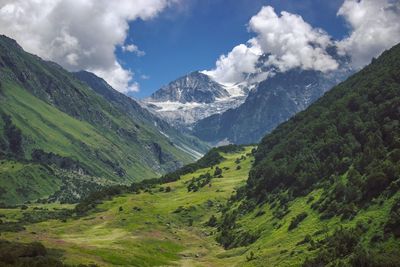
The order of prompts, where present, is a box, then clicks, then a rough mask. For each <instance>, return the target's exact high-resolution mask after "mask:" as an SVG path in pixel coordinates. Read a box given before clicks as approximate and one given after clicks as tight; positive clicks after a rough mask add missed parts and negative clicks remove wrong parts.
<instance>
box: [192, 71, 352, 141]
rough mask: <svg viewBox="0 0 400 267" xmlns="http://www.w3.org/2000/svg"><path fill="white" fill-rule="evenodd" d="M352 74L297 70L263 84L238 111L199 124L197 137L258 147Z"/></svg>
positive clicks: (217, 115)
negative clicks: (269, 133) (293, 117)
mask: <svg viewBox="0 0 400 267" xmlns="http://www.w3.org/2000/svg"><path fill="white" fill-rule="evenodd" d="M350 72H351V71H350V70H349V69H348V68H343V69H340V70H338V71H334V72H331V73H327V74H324V73H322V72H318V71H305V70H299V69H293V70H290V71H288V72H285V73H277V74H276V75H275V76H273V77H271V78H269V79H267V80H265V81H263V82H261V83H260V84H259V85H258V86H257V87H256V88H255V89H253V90H252V91H251V92H250V93H249V95H248V97H247V99H246V101H245V102H244V103H243V104H242V105H240V106H239V107H237V108H234V109H229V110H227V111H225V112H224V113H222V114H215V115H213V116H210V117H208V118H205V119H203V120H200V121H198V122H197V123H196V124H195V126H194V128H193V132H194V134H195V135H196V136H197V137H199V138H200V139H203V140H205V141H209V142H213V143H218V142H221V141H225V142H226V141H228V142H232V143H238V144H243V143H255V142H258V141H259V140H260V139H261V137H262V136H264V135H265V134H266V133H268V132H271V131H272V130H273V129H274V128H275V127H276V126H278V125H279V124H280V123H282V122H284V121H286V120H288V119H289V118H290V117H292V116H293V115H294V114H296V113H298V112H299V111H302V110H304V109H305V108H307V107H308V106H309V105H310V104H311V103H313V102H314V101H315V100H317V99H318V98H319V97H321V96H322V95H323V94H324V93H325V92H326V91H328V90H329V89H330V88H331V87H333V86H334V85H336V84H337V83H339V82H341V81H343V80H344V79H345V78H346V77H347V76H348V75H349V73H350Z"/></svg>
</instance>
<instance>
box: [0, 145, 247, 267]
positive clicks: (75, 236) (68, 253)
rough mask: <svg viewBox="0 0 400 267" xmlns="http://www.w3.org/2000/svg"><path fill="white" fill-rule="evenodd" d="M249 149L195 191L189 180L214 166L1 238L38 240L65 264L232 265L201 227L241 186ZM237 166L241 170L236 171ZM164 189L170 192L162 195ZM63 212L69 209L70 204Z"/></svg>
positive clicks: (11, 214) (229, 157)
mask: <svg viewBox="0 0 400 267" xmlns="http://www.w3.org/2000/svg"><path fill="white" fill-rule="evenodd" d="M251 149H252V147H246V149H245V151H243V152H240V153H235V154H223V156H224V157H225V158H226V160H224V161H223V162H222V163H221V164H219V165H218V166H219V167H220V168H221V169H222V170H223V172H222V176H223V177H222V178H212V179H211V182H210V183H209V184H207V185H205V186H204V187H202V188H200V189H199V190H198V191H197V192H188V189H187V186H188V184H189V182H190V180H191V179H192V178H193V177H198V176H199V175H201V174H205V173H207V172H209V173H210V174H212V175H213V174H214V172H215V167H212V168H206V169H200V170H198V171H196V172H195V173H191V174H187V175H185V176H183V177H182V178H181V179H180V180H178V181H176V182H172V183H168V184H163V185H161V186H158V187H156V188H153V189H152V191H151V192H142V193H140V194H126V195H122V196H118V197H115V198H114V199H113V200H112V201H106V202H104V203H103V204H101V205H99V206H98V207H97V208H96V211H94V212H91V213H90V214H89V215H88V216H85V217H83V218H79V219H74V218H71V219H68V220H66V221H65V222H62V221H59V220H49V221H45V222H41V223H37V224H31V225H28V226H26V230H24V231H21V232H17V233H10V232H6V233H3V234H2V235H1V237H2V238H3V239H4V238H5V239H7V240H13V241H18V242H32V241H40V242H42V243H43V244H44V245H45V246H46V247H48V248H50V249H51V248H54V249H57V251H58V253H60V252H61V253H62V258H63V259H64V262H65V263H68V264H80V263H85V264H89V263H94V264H97V265H99V266H116V265H124V266H159V265H179V266H221V265H227V266H230V265H234V264H235V262H237V259H235V258H231V257H226V256H229V253H228V254H226V252H225V251H224V249H223V248H222V247H221V246H219V244H218V243H217V242H216V241H215V237H214V234H215V231H216V230H215V228H212V227H207V226H204V224H205V223H206V222H207V221H208V220H209V218H210V216H211V215H216V216H218V212H219V210H220V208H222V206H223V205H224V204H225V203H226V201H227V199H228V198H229V197H230V196H231V195H232V193H234V191H235V189H236V188H237V187H239V186H241V185H243V184H244V183H245V181H246V179H247V175H248V172H249V169H250V167H251V162H252V160H253V159H252V157H251V156H249V153H250V151H251ZM246 154H247V156H245V155H246ZM242 155H243V156H245V157H246V159H245V160H242V161H241V162H240V163H239V164H236V163H235V160H236V159H237V158H240V157H241V156H242ZM238 165H240V166H241V168H240V169H239V170H237V166H238ZM228 168H229V169H228ZM161 187H162V188H163V189H160V188H161ZM167 187H169V188H170V189H171V191H170V192H166V191H168V189H167V190H166V188H167ZM161 190H162V191H161ZM54 205H56V204H42V205H31V206H29V208H28V209H27V210H25V211H23V212H26V213H29V212H30V211H33V210H34V208H35V207H36V208H37V207H40V208H48V207H49V206H50V208H52V209H54V208H64V207H65V205H57V206H58V207H54ZM67 208H72V207H71V206H70V205H68V206H67ZM0 213H1V214H4V215H5V216H6V217H5V218H3V220H4V221H7V220H16V219H18V216H20V213H21V211H20V210H19V209H2V210H0Z"/></svg>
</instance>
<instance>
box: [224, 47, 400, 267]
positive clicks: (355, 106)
mask: <svg viewBox="0 0 400 267" xmlns="http://www.w3.org/2000/svg"><path fill="white" fill-rule="evenodd" d="M399 118H400V45H397V46H395V47H393V48H392V49H391V50H390V51H387V52H384V53H383V54H382V55H381V56H380V57H379V58H378V59H374V60H373V61H372V63H371V64H370V65H369V66H367V67H365V68H364V69H363V70H362V71H360V72H359V73H357V74H355V75H353V76H352V77H350V78H349V79H348V80H346V81H345V82H343V83H341V84H339V85H338V86H336V87H334V88H333V89H332V90H331V91H329V92H328V93H327V94H326V95H325V96H324V97H322V98H321V99H320V100H318V101H317V102H316V103H315V104H313V105H312V106H311V107H310V108H308V109H307V110H306V111H304V112H301V113H300V114H298V115H296V116H295V117H294V118H293V119H291V120H289V121H288V122H286V123H284V124H282V125H281V126H279V127H278V128H277V129H276V130H275V131H273V132H272V133H271V134H269V135H267V136H266V137H265V138H264V139H263V140H262V142H261V143H260V145H259V147H258V149H257V152H256V154H255V163H254V166H253V168H252V169H251V171H250V174H249V179H248V181H247V185H246V187H244V188H242V189H241V190H240V191H239V193H238V194H237V195H236V196H235V197H233V198H232V201H231V202H230V208H229V209H228V210H226V211H225V212H224V215H223V218H222V224H221V225H220V230H219V231H220V234H219V237H218V239H219V241H220V242H221V243H222V244H223V245H224V246H225V247H228V248H232V247H237V246H242V245H249V244H252V243H254V242H255V243H254V246H259V245H260V244H261V243H262V242H264V243H265V242H266V241H265V240H268V238H277V237H278V236H279V238H280V239H281V241H282V242H281V243H280V245H282V247H284V244H285V242H290V241H289V240H290V239H291V238H294V237H296V236H299V235H300V236H301V235H303V238H304V240H303V241H301V240H298V244H297V249H296V250H297V251H291V252H290V251H281V253H282V254H283V255H285V256H287V257H289V255H288V254H287V253H289V252H290V255H291V256H292V260H295V259H296V258H297V259H298V261H299V262H301V260H302V259H304V258H308V260H307V261H305V262H304V266H325V265H327V264H328V265H329V264H330V265H332V266H334V265H335V264H338V265H339V266H343V265H344V266H347V265H352V266H396V265H397V264H398V262H399V254H398V251H399V248H400V241H399V239H398V238H399V237H400V235H399V229H400V228H399V226H400V216H399V203H400V198H399V197H400V195H399V189H400V123H399ZM254 214H255V215H254ZM257 214H258V215H257ZM264 214H266V215H265V216H266V217H264ZM252 216H256V217H261V218H262V219H261V220H265V219H267V218H268V220H270V221H269V222H266V221H264V223H261V222H260V221H258V220H257V222H256V223H253V222H251V221H250V218H251V217H252ZM334 225H336V226H337V227H333V226H334ZM283 226H285V227H286V229H287V230H286V231H285V229H284V230H283V231H284V232H285V235H286V236H282V229H281V227H283ZM300 226H302V227H300ZM298 227H299V228H300V229H299V230H297V229H296V228H298ZM324 227H326V228H324ZM321 234H322V235H321ZM269 244H271V243H269ZM265 249H267V248H265ZM305 249H306V250H307V252H305ZM299 250H300V251H301V252H299ZM298 252H299V253H298ZM260 253H261V256H260V260H261V259H267V258H268V253H267V250H264V254H263V253H262V252H260ZM274 253H275V252H274ZM298 254H299V255H298ZM300 254H305V255H300ZM295 255H297V256H295ZM284 262H290V260H289V259H288V258H286V259H285V260H284ZM335 266H336V265H335Z"/></svg>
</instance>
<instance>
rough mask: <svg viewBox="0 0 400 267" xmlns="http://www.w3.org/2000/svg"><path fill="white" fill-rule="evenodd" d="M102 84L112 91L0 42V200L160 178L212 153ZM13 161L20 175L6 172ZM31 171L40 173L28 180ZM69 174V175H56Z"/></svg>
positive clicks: (70, 198)
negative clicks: (72, 186) (64, 188)
mask: <svg viewBox="0 0 400 267" xmlns="http://www.w3.org/2000/svg"><path fill="white" fill-rule="evenodd" d="M93 76H94V75H93ZM92 79H97V80H100V81H102V82H104V81H103V80H101V79H100V78H98V77H96V76H94V77H92ZM104 83H105V82H104ZM104 86H105V87H106V90H107V91H106V92H104V90H103V91H102V92H100V91H99V92H98V91H97V89H98V88H92V87H90V86H89V85H88V84H86V83H83V82H81V81H80V80H78V79H76V78H75V76H74V75H73V74H71V73H69V72H67V71H66V70H64V69H62V68H61V67H60V66H58V65H57V64H55V63H52V62H47V61H44V60H42V59H40V58H38V57H36V56H34V55H31V54H28V53H26V52H25V51H23V49H22V48H21V47H20V46H19V45H18V44H17V43H16V42H15V41H14V40H12V39H9V38H7V37H5V36H1V37H0V159H1V162H2V164H5V166H0V168H3V169H5V170H7V171H5V172H1V173H0V184H1V188H2V190H1V192H3V194H1V195H0V202H8V203H21V202H24V201H26V200H32V199H37V198H38V197H46V196H48V195H50V194H52V193H56V191H57V190H59V189H60V186H59V185H60V184H63V185H66V184H71V183H72V184H76V183H77V182H79V183H85V184H88V183H89V184H98V186H102V185H103V183H100V184H99V183H97V180H99V179H100V180H101V179H103V178H105V179H106V180H107V181H108V182H109V183H114V184H118V183H130V182H132V181H138V180H142V179H145V178H150V177H157V176H159V175H161V174H163V173H165V172H168V171H173V170H175V169H177V168H178V167H181V166H182V165H184V164H187V163H190V162H192V161H194V160H195V159H197V158H198V157H199V155H201V153H203V152H205V151H206V150H207V148H208V147H207V146H206V145H205V144H203V143H201V142H200V141H198V140H197V139H195V138H193V137H189V136H186V135H183V134H179V133H178V132H177V131H176V130H173V129H172V128H171V127H170V126H169V125H167V124H166V123H163V122H161V121H157V120H156V119H153V116H152V115H151V114H150V113H149V112H147V111H145V110H144V109H142V108H141V107H140V106H139V105H138V104H137V103H136V102H135V101H134V100H132V99H130V98H128V97H127V96H124V95H122V94H120V93H118V92H116V91H115V90H114V89H112V88H111V87H110V86H109V85H106V84H105V85H104ZM109 95H111V96H114V97H117V99H118V101H114V102H113V101H111V100H110V99H109V98H108V96H109ZM121 103H124V104H125V105H121ZM12 162H17V163H18V164H17V165H18V168H17V169H18V170H19V172H17V171H16V170H13V171H10V168H8V167H7V166H11V169H12V166H13V163H12ZM35 164H42V165H44V167H43V168H40V167H38V166H34V165H35ZM45 166H47V167H50V168H46V167H45ZM31 168H35V171H34V173H32V174H29V175H27V176H26V175H22V174H23V173H30V172H31V171H30V170H31ZM65 171H69V172H70V173H69V174H67V175H58V174H59V173H61V172H65ZM71 176H73V178H71ZM14 178H15V179H14ZM10 180H14V181H10ZM19 184H35V186H33V188H32V190H33V191H34V192H25V191H26V190H24V188H23V187H21V186H19ZM76 188H79V187H76ZM87 188H88V186H86V187H85V189H87ZM50 189H51V190H50ZM21 192H22V194H21ZM24 192H25V193H24ZM82 195H85V192H84V191H74V192H72V193H71V194H70V195H69V196H67V197H66V199H63V201H76V199H77V198H78V199H79V198H80V196H82Z"/></svg>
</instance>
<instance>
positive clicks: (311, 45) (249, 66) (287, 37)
mask: <svg viewBox="0 0 400 267" xmlns="http://www.w3.org/2000/svg"><path fill="white" fill-rule="evenodd" d="M248 29H249V31H251V32H254V33H255V34H256V36H255V37H254V38H252V39H250V40H249V41H248V42H247V43H246V44H240V45H238V46H236V47H235V48H233V50H232V51H231V52H229V53H228V55H222V56H221V57H220V58H219V59H218V60H217V62H216V67H215V68H214V69H213V70H211V71H204V73H206V74H209V75H210V76H212V77H213V78H214V79H215V80H216V81H219V82H222V83H228V82H229V83H236V82H240V81H243V79H244V77H246V76H247V74H254V73H257V72H258V75H257V76H258V77H259V79H262V78H266V77H267V76H268V75H270V74H268V73H267V74H266V73H262V72H260V68H258V66H257V62H258V60H259V58H260V55H262V54H267V55H269V56H268V59H267V61H266V64H267V65H269V66H274V67H276V68H277V69H278V70H279V71H282V72H283V71H287V70H289V69H292V68H297V67H299V68H302V69H314V70H319V71H323V72H325V71H329V70H334V69H336V68H337V67H338V64H337V62H336V61H335V60H334V59H333V58H332V57H331V56H330V55H329V54H328V53H327V52H326V48H327V46H328V45H332V41H331V39H330V37H329V35H328V34H327V33H325V32H324V31H322V30H321V29H315V28H313V27H311V25H310V24H308V23H307V22H305V21H304V20H303V19H302V17H301V16H299V15H295V14H291V13H288V12H282V13H281V14H280V15H278V14H276V13H275V11H274V9H273V8H272V7H271V6H265V7H263V8H262V9H261V10H260V12H259V13H258V14H256V15H255V16H253V17H252V18H251V19H250V22H249V26H248Z"/></svg>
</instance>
